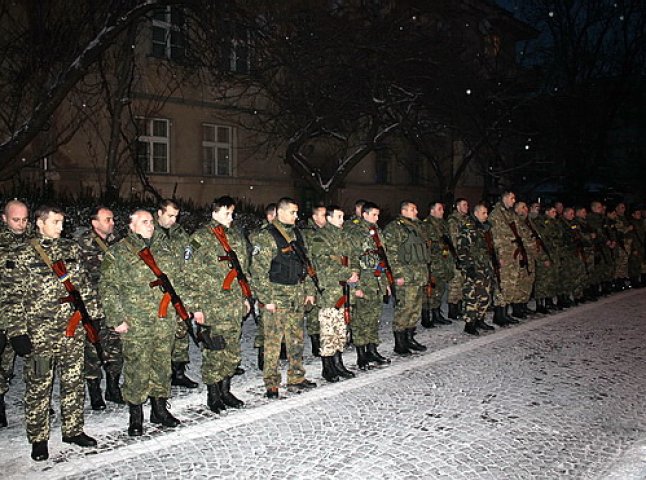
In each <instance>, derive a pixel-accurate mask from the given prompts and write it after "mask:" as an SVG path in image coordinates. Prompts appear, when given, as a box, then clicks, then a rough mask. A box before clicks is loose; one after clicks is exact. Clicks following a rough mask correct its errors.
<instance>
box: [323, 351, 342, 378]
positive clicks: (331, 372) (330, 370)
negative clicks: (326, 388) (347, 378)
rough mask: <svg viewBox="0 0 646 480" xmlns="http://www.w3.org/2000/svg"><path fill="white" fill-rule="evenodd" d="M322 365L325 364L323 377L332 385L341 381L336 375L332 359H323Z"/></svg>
mask: <svg viewBox="0 0 646 480" xmlns="http://www.w3.org/2000/svg"><path fill="white" fill-rule="evenodd" d="M321 363H322V364H323V371H322V372H321V375H322V376H323V378H324V379H326V380H327V381H328V382H330V383H336V382H338V381H339V375H338V374H337V373H336V369H335V368H334V361H333V359H332V357H321Z"/></svg>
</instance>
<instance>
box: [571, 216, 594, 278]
mask: <svg viewBox="0 0 646 480" xmlns="http://www.w3.org/2000/svg"><path fill="white" fill-rule="evenodd" d="M570 230H572V233H573V234H574V248H575V249H576V254H577V256H578V257H579V258H580V259H581V261H582V262H583V267H584V269H585V274H586V275H589V273H590V272H588V257H587V255H586V254H585V247H584V246H583V237H582V236H581V231H580V230H579V228H578V227H577V226H576V225H571V226H570Z"/></svg>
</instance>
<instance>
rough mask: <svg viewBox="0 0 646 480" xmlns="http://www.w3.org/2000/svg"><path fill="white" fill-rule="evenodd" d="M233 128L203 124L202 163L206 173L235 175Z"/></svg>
mask: <svg viewBox="0 0 646 480" xmlns="http://www.w3.org/2000/svg"><path fill="white" fill-rule="evenodd" d="M232 153H233V129H232V128H231V127H224V126H221V125H211V124H204V125H202V165H203V168H202V169H203V172H204V175H217V176H221V177H230V176H232V175H233V162H232Z"/></svg>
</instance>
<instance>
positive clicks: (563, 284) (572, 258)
mask: <svg viewBox="0 0 646 480" xmlns="http://www.w3.org/2000/svg"><path fill="white" fill-rule="evenodd" d="M559 281H560V290H561V293H562V294H565V295H570V294H572V295H574V298H579V297H581V296H582V295H583V287H584V286H585V285H587V275H586V272H585V264H584V263H583V260H582V259H581V257H580V256H579V255H578V254H576V253H575V252H566V253H565V254H564V255H563V256H562V257H561V263H560V271H559Z"/></svg>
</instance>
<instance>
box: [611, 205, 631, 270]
mask: <svg viewBox="0 0 646 480" xmlns="http://www.w3.org/2000/svg"><path fill="white" fill-rule="evenodd" d="M615 225H616V229H617V249H616V253H617V259H616V262H615V279H616V280H618V281H620V282H623V281H625V280H626V279H628V277H629V275H628V258H629V257H630V252H631V250H632V246H631V242H632V239H633V236H632V235H630V233H631V228H630V226H631V223H630V222H629V221H628V219H627V218H626V217H625V216H623V215H617V219H616V220H615Z"/></svg>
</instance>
